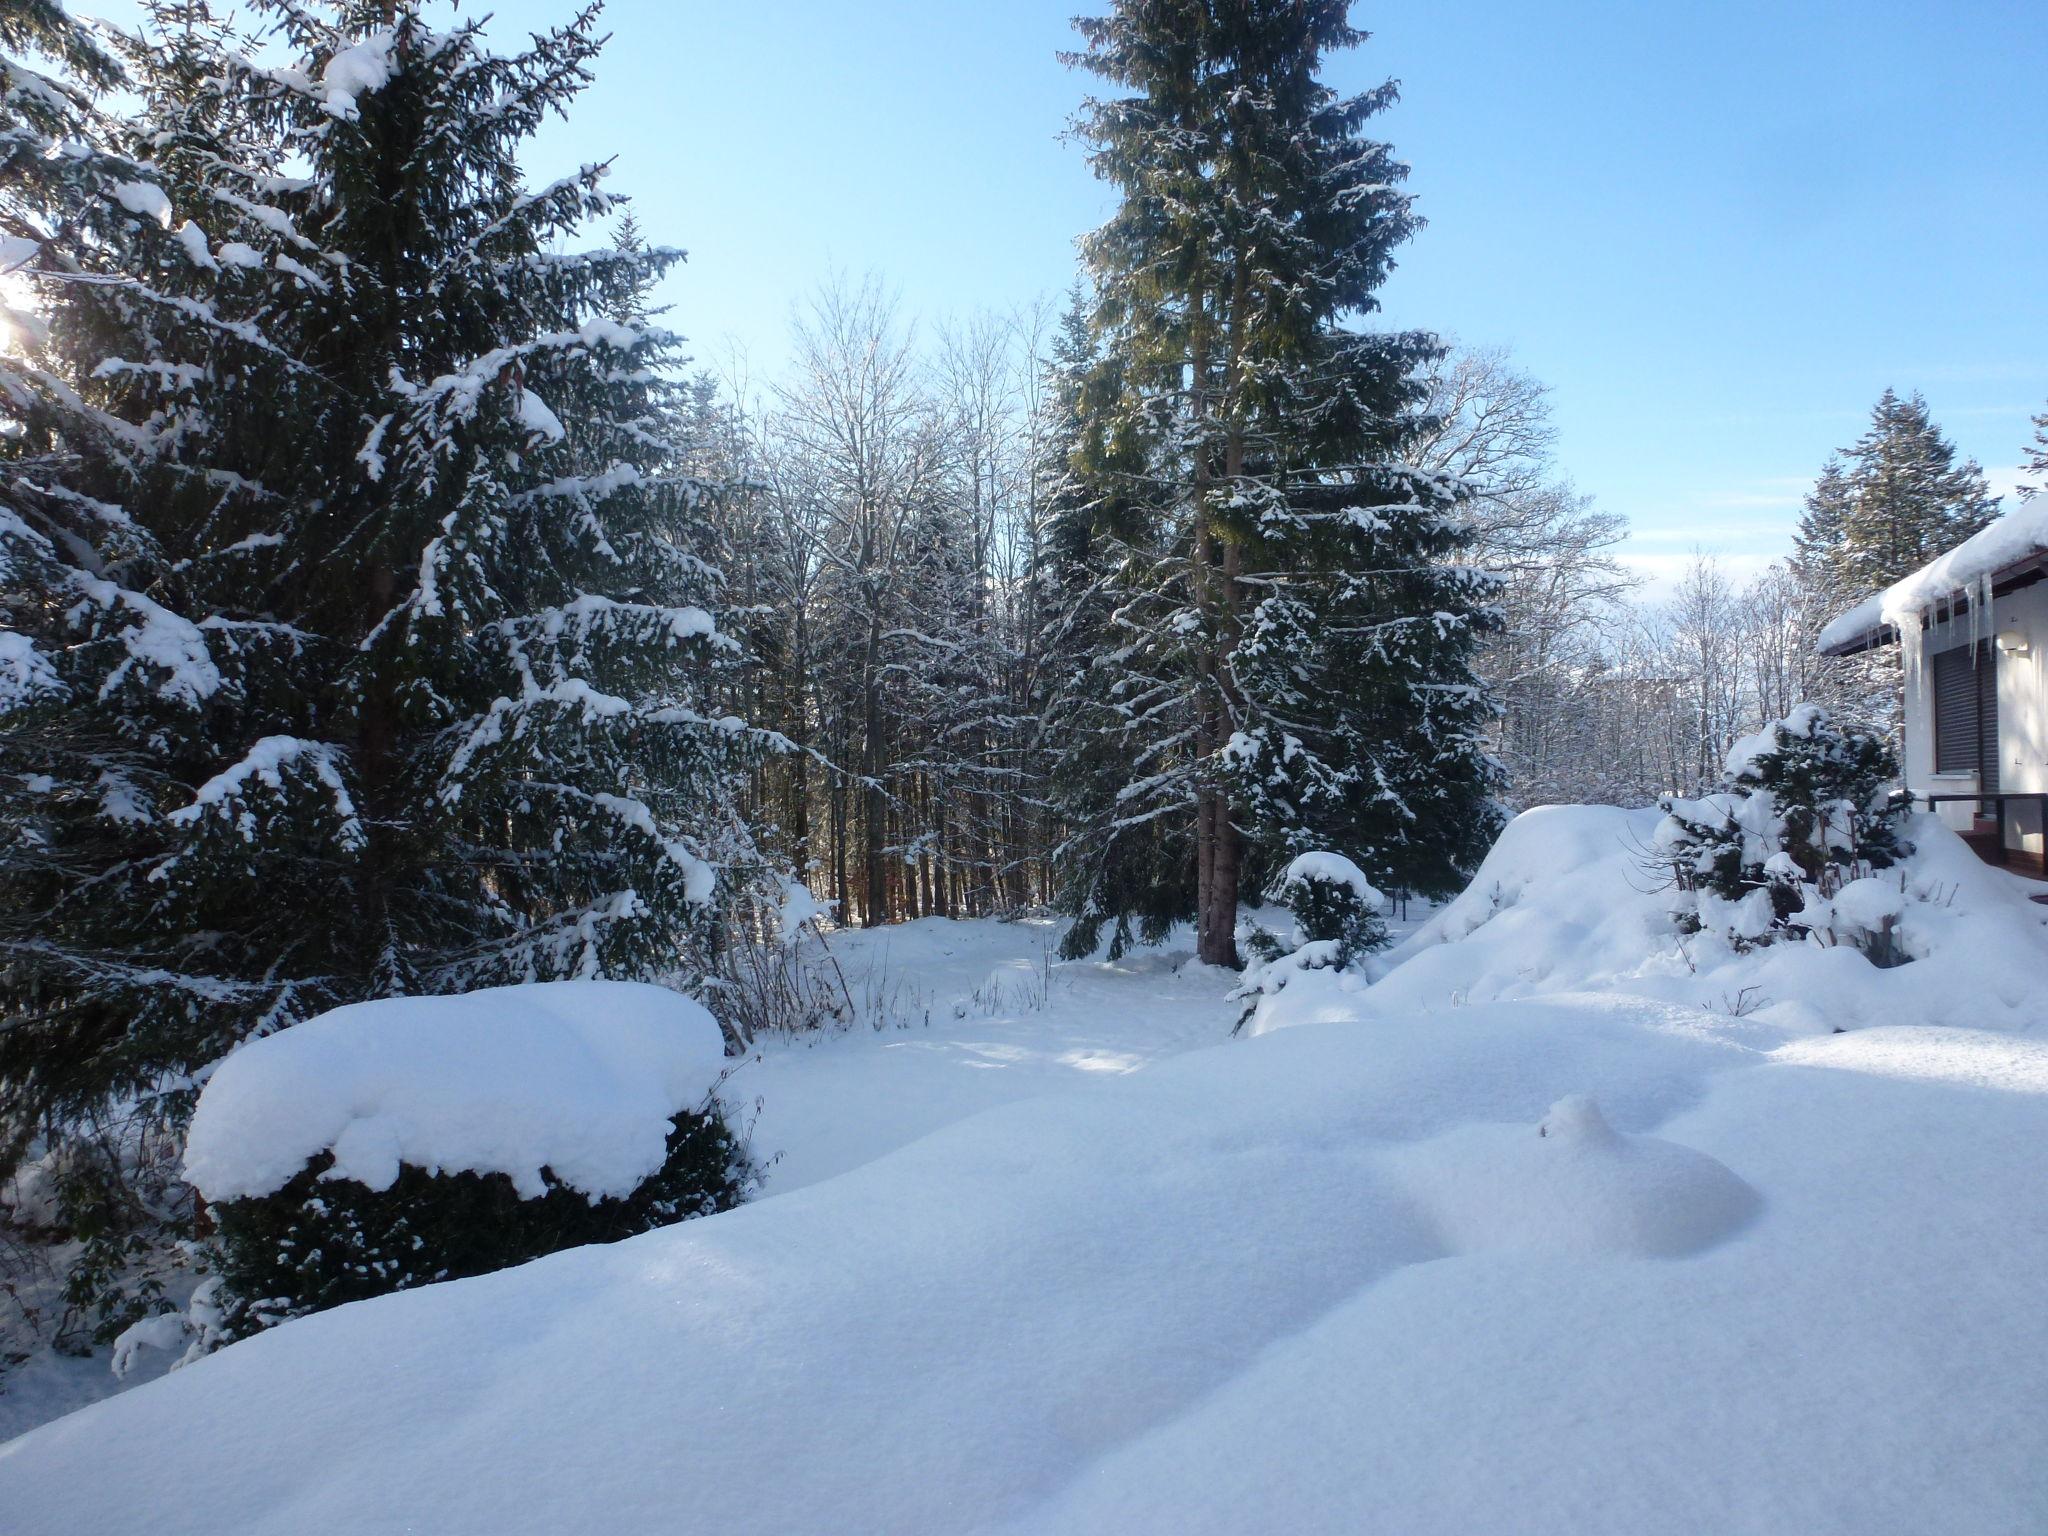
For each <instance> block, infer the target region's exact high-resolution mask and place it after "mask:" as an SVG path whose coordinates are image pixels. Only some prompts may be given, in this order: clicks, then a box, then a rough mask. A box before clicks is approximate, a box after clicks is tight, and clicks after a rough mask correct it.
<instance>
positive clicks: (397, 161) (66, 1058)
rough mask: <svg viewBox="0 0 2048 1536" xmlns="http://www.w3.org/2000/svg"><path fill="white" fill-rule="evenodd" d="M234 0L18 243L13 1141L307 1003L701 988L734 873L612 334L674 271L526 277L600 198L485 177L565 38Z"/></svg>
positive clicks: (648, 438)
mask: <svg viewBox="0 0 2048 1536" xmlns="http://www.w3.org/2000/svg"><path fill="white" fill-rule="evenodd" d="M258 9H259V15H262V16H265V17H268V18H270V19H273V20H275V21H277V22H278V23H279V24H280V27H281V31H282V33H283V35H284V37H285V39H286V41H287V42H288V43H289V45H290V46H291V47H292V48H293V49H294V50H296V52H297V55H298V62H297V64H296V66H295V67H287V68H274V67H270V66H269V65H268V64H259V63H256V62H252V61H250V60H248V59H246V58H244V57H241V56H240V55H239V54H238V53H237V52H236V50H235V48H234V46H233V44H232V41H231V40H230V39H228V38H227V37H225V36H224V35H223V34H222V33H221V32H220V31H219V29H218V28H216V27H214V26H213V25H212V23H211V21H210V20H209V19H208V18H207V17H206V15H205V13H204V10H203V8H202V7H199V6H194V5H181V6H177V7H165V8H164V9H163V11H162V12H161V13H160V15H159V18H158V23H159V30H160V34H161V37H160V41H159V43H157V44H152V45H150V46H147V47H141V48H138V49H137V50H135V54H134V60H133V63H134V66H135V68H136V69H137V71H138V79H137V82H136V83H137V86H138V90H139V94H140V95H141V97H142V99H143V101H144V104H145V106H144V110H143V114H142V118H141V120H140V121H139V122H137V123H136V124H135V125H134V126H133V128H132V129H131V130H127V136H128V140H129V141H131V142H132V146H133V158H134V159H136V160H138V161H143V160H146V162H147V163H146V164H145V165H143V166H142V167H141V168H140V169H139V170H138V169H135V168H132V167H130V168H126V169H124V166H123V163H122V162H121V161H120V160H118V159H117V158H112V157H102V159H103V160H104V164H102V163H101V160H94V159H87V160H84V161H77V162H75V164H74V166H72V167H68V168H67V170H66V176H67V177H68V178H69V179H68V180H66V181H65V182H64V183H63V185H62V186H61V187H58V188H56V189H55V190H53V191H52V192H51V193H50V194H49V197H50V199H52V202H51V205H50V206H49V207H48V208H47V210H46V211H45V212H44V213H43V215H42V222H41V223H40V224H39V225H37V226H36V227H37V228H41V229H43V230H44V231H46V232H49V233H51V234H52V235H53V238H52V240H50V241H48V242H45V243H44V248H43V253H42V254H41V255H39V256H38V258H37V262H38V268H37V277H36V281H37V283H38V287H39V289H47V290H49V292H50V294H51V296H52V302H51V303H50V304H48V305H46V307H45V311H44V323H45V325H46V327H47V331H48V335H49V342H48V344H47V346H46V347H45V348H44V353H45V358H44V360H43V361H42V362H41V363H40V364H37V365H34V366H28V367H24V368H19V369H13V370H11V372H10V377H9V382H8V402H9V409H10V411H11V412H13V413H14V414H15V415H16V417H17V418H18V419H19V420H21V421H22V422H23V426H22V428H21V429H20V430H19V431H17V432H15V433H14V434H12V435H11V436H10V437H9V438H8V439H7V441H6V446H5V448H4V449H0V452H4V453H5V454H6V455H7V456H8V458H9V460H10V466H9V467H10V470H11V474H10V479H9V482H8V495H9V498H10V501H9V511H10V513H12V514H13V515H12V517H11V520H10V521H9V522H8V524H7V528H6V531H7V535H8V539H7V544H6V552H7V557H8V559H9V562H10V571H9V574H8V577H7V602H8V618H9V622H10V625H11V626H12V632H11V633H10V634H9V635H8V637H7V638H6V639H5V641H4V643H5V644H6V646H7V647H8V652H7V655H8V660H9V666H8V674H7V675H8V676H9V677H10V678H11V679H18V680H19V684H20V686H18V687H14V688H12V689H11V691H10V694H9V700H10V702H11V703H12V704H14V705H15V706H17V707H15V708H13V709H11V710H10V712H9V714H8V716H7V720H6V727H7V736H6V742H5V750H6V753H7V756H8V763H7V774H6V789H5V793H6V794H7V795H8V796H9V799H8V801H7V803H6V814H7V816H8V818H9V820H10V822H11V823H14V824H15V825H18V826H21V827H22V828H24V829H25V835H23V836H19V837H17V838H16V839H15V840H14V845H13V846H12V847H11V848H10V849H9V850H8V852H7V853H6V855H5V858H6V863H5V865H4V866H0V878H4V880H5V881H6V883H7V886H8V896H9V899H8V901H7V903H6V919H5V921H6V924H7V927H6V930H5V937H6V944H7V949H6V971H5V986H6V1007H7V1012H8V1015H9V1028H8V1030H7V1031H6V1032H5V1035H4V1037H0V1094H4V1099H0V1103H4V1110H5V1116H6V1119H5V1125H4V1128H0V1129H4V1133H5V1141H6V1143H7V1144H8V1145H10V1146H12V1147H14V1148H16V1149H19V1148H21V1147H23V1146H24V1145H25V1144H26V1142H27V1140H28V1138H29V1137H30V1136H33V1135H43V1136H46V1137H47V1136H48V1135H50V1134H51V1133H52V1132H53V1130H57V1129H59V1128H65V1127H77V1126H80V1125H83V1124H86V1123H88V1122H89V1117H90V1116H92V1115H93V1114H94V1113H95V1112H97V1111H99V1110H101V1109H103V1108H104V1107H106V1106H109V1105H112V1104H117V1103H121V1104H128V1105H141V1106H144V1107H145V1109H146V1110H147V1111H148V1112H149V1113H150V1114H152V1115H156V1116H158V1117H160V1118H161V1119H162V1120H164V1121H167V1122H168V1123H170V1124H173V1125H174V1124H175V1123H176V1121H177V1119H178V1118H179V1116H180V1115H181V1114H182V1112H183V1110H184V1108H185V1106H186V1102H187V1100H188V1099H189V1096H190V1090H191V1087H192V1084H193V1080H194V1074H196V1073H199V1072H201V1071H202V1070H203V1069H204V1068H205V1067H206V1066H207V1065H208V1064H209V1063H210V1062H212V1061H214V1060H216V1059H217V1058H218V1057H220V1056H221V1055H222V1054H223V1053H224V1052H225V1051H227V1050H229V1049H231V1048H232V1047H233V1046H234V1045H235V1044H236V1043H237V1042H238V1041H240V1040H242V1039H244V1038H247V1037H248V1036H249V1035H251V1034H253V1033H260V1032H264V1031H267V1030H271V1029H275V1028H280V1027H284V1026H286V1025H288V1024H290V1023H292V1022H294V1021H295V1020H297V1019H299V1018H303V1017H305V1016H306V1015H308V1014H309V1013H311V1012H315V1011H318V1010H319V1009H321V1008H324V1007H326V1006H329V1005H331V1004H333V1003H335V1002H341V1001H347V1000H351V999H355V998H361V997H368V996H376V995H382V994H385V993H389V992H394V991H412V990H419V991H447V990H455V989H461V988H467V987H472V986H476V985H480V984H484V983H487V982H494V981H518V980H524V979H529V978H547V977H555V976H574V975H609V976H653V975H659V974H679V975H684V976H696V975H702V974H703V973H704V972H705V971H706V970H707V969H708V968H709V964H710V959H711V951H712V949H713V948H714V947H715V945H716V943H717V942H718V937H719V932H720V920H721V915H722V913H723V911H724V909H725V906H726V904H727V903H728V902H729V901H730V900H731V898H732V895H733V893H734V891H735V890H736V889H737V888H738V887H739V886H741V885H742V884H743V883H744V881H745V879H746V876H747V873H748V870H749V868H750V867H751V866H752V863H753V859H752V854H751V851H750V849H749V846H748V842H747V838H746V833H745V829H744V828H743V827H742V826H740V825H739V823H738V821H737V819H736V817H735V816H734V815H733V812H732V805H733V799H732V795H731V786H732V779H733V777H734V769H735V767H736V764H737V760H738V759H739V758H741V757H743V756H744V755H745V754H746V753H747V752H748V751H749V750H750V746H751V743H752V738H751V737H750V736H749V734H748V733H747V732H746V731H745V730H744V728H742V727H741V726H740V725H739V723H738V722H737V721H735V720H732V719H730V718H728V717H725V716H723V715H722V714H720V713H718V712H716V711H715V709H714V708H713V707H712V704H711V701H712V699H713V697H714V695H715V692H716V685H717V681H718V678H719V675H720V670H721V668H723V667H725V666H726V665H728V664H729V661H730V658H731V656H732V650H731V647H730V644H729V642H727V641H726V640H725V639H724V637H723V636H722V635H721V632H720V630H719V627H718V624H717V621H716V619H715V617H714V607H715V603H716V600H717V594H718V586H719V577H718V573H717V571H716V569H715V567H713V566H712V565H711V564H709V563H708V562H707V561H706V560H705V559H704V558H703V557H702V554H701V553H700V538H699V535H700V531H701V526H702V518H703V507H702V504H701V496H700V493H699V488H698V487H697V486H696V485H695V483H694V482H691V481H689V480H688V479H687V478H685V477H681V476H678V475H674V474H671V473H669V472H668V469H669V466H670V464H671V462H672V459H673V455H674V452H675V450H674V446H673V445H672V444H670V443H668V442H667V441H665V440H664V437H663V419H664V418H663V414H662V412H661V409H660V402H661V400H662V396H663V392H664V391H665V389H666V388H667V385H666V384H665V383H664V374H663V372H662V368H663V366H664V364H665V363H667V362H668V361H670V360H671V359H672V357H673V355H674V346H675V341H674V338H672V337H671V336H669V335H667V334H666V333H665V332H663V331H661V330H659V329H658V328H656V327H654V326H652V325H643V324H635V323H630V322H623V321H620V320H618V319H616V318H614V316H615V315H616V314H618V313H619V312H621V310H622V309H624V308H627V307H630V305H631V304H632V302H633V301H634V298H635V296H636V295H637V294H638V293H640V292H641V291H642V290H643V289H644V285H645V282H646V280H647V277H648V275H649V274H650V273H652V272H657V271H659V270H660V269H661V268H662V267H664V266H666V265H668V264H669V263H670V262H672V261H673V260H674V259H675V253H673V252H666V251H663V252H640V253H621V252H617V251H608V250H597V251H592V252H586V253H562V252H560V251H559V250H558V249H557V247H558V245H559V244H560V243H561V242H562V241H563V240H565V239H567V238H569V237H571V236H572V235H573V233H574V231H575V229H576V227H577V225H578V224H579V223H580V222H582V221H583V220H586V219H589V218H593V217H598V216H602V215H604V214H607V213H609V212H611V211H612V210H613V208H614V207H615V200H614V199H612V198H611V197H609V196H608V195H607V194H606V193H605V192H604V191H603V190H602V188H601V185H600V182H601V179H602V175H603V170H602V168H601V167H595V166H593V167H588V168H586V169H584V170H583V171H581V172H579V173H578V174H576V175H574V176H571V177H569V178H566V179H565V180H563V181H562V182H560V183H557V184H555V185H553V186H550V187H546V188H543V189H540V190H538V191H529V190H527V189H526V188H525V187H524V186H523V185H522V184H521V181H520V178H519V173H518V169H517V165H516V162H515V158H514V156H515V153H516V150H517V148H518V146H519V145H520V143H521V142H522V141H523V140H524V139H525V138H527V137H528V136H529V135H530V134H531V133H532V132H533V131H534V129H535V128H536V127H537V126H538V125H539V123H540V122H541V120H542V118H543V117H544V116H545V115H546V114H547V113H548V112H550V111H555V110H560V109H562V108H563V107H565V106H566V104H567V102H568V101H569V100H570V99H571V98H572V97H573V96H574V94H575V93H576V91H577V90H578V89H579V88H580V87H581V85H582V84H583V83H584V82H585V80H586V79H587V78H588V64H589V61H590V58H591V56H592V55H593V53H594V52H595V50H596V47H597V43H596V42H595V40H594V39H593V38H592V36H591V29H592V21H593V17H592V15H591V14H590V13H585V14H584V15H582V16H580V17H579V18H578V19H577V20H576V21H575V22H574V23H573V24H572V25H570V26H569V27H567V28H564V29H561V30H559V31H557V32H556V33H553V34H551V35H550V36H548V37H546V38H543V39H541V40H539V41H538V42H537V43H536V45H535V46H534V48H533V49H532V50H531V51H529V52H526V53H523V54H520V55H516V56H513V57H497V56H494V55H492V54H490V53H489V52H488V51H487V50H486V49H485V47H484V45H483V41H482V39H481V37H480V35H479V33H478V30H477V28H476V27H475V26H474V25H470V26H464V27H461V28H458V29H457V30H455V31H453V32H448V33H440V32H436V31H434V30H432V29H431V28H429V27H427V26H426V25H425V24H424V22H423V21H422V20H421V19H420V17H419V15H418V14H417V12H416V10H414V9H413V8H411V7H406V6H401V7H398V8H397V9H396V10H395V12H393V13H392V14H391V15H390V16H387V10H388V9H389V8H388V7H386V6H384V5H381V4H348V5H337V6H332V7H310V6H302V5H285V4H282V3H277V4H265V5H263V6H261V7H259V8H258ZM173 43H174V44H175V46H167V45H168V44H173ZM10 185H13V184H12V183H11V184H10ZM60 192H61V193H62V195H63V196H64V197H66V198H69V199H70V200H71V201H70V202H68V203H60V202H56V201H54V199H55V198H56V197H57V195H58V193H60ZM74 206H76V207H83V208H85V209H86V210H87V213H88V215H89V218H90V219H91V220H92V221H93V222H92V223H91V224H88V225H84V226H83V227H85V228H86V229H87V230H88V233H87V234H85V235H79V234H77V233H75V232H76V231H78V230H79V229H80V228H81V227H82V225H81V219H80V218H79V217H77V216H75V215H74V213H73V212H72V209H73V208H74ZM11 212H12V210H10V214H11ZM30 212H31V215H33V212H34V210H30ZM12 232H13V230H12V229H10V233H12ZM24 235H25V237H26V238H35V237H36V236H35V229H33V228H31V229H28V230H26V231H24ZM67 241H69V242H70V243H71V244H75V245H76V246H77V248H78V249H77V250H76V252H73V251H71V250H69V249H67V245H66V242H67ZM66 263H69V264H70V266H73V267H80V268H86V269H87V270H85V271H84V272H81V273H77V274H74V273H73V272H72V271H69V270H67V269H66V267H65V264H66ZM45 273H47V274H48V278H49V280H48V281H45V280H44V274H45ZM77 276H86V277H91V278H93V279H104V280H96V281H91V282H83V281H77V280H75V279H76V277H77Z"/></svg>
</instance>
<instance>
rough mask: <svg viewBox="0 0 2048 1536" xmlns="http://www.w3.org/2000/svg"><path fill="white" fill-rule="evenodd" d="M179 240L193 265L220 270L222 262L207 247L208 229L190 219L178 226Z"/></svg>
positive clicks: (187, 258)
mask: <svg viewBox="0 0 2048 1536" xmlns="http://www.w3.org/2000/svg"><path fill="white" fill-rule="evenodd" d="M177 240H178V244H179V245H180V246H181V247H183V248H184V252H185V258H186V260H188V261H190V262H191V263H192V265H193V266H195V267H204V268H206V269H207V270H208V271H219V270H220V263H219V262H218V261H216V260H214V257H213V253H212V252H211V251H209V250H208V249H207V248H206V231H205V230H203V229H201V228H200V227H199V226H198V225H197V224H194V223H193V222H192V221H191V220H190V219H187V220H186V221H185V222H184V223H183V224H180V225H179V226H178V235H177Z"/></svg>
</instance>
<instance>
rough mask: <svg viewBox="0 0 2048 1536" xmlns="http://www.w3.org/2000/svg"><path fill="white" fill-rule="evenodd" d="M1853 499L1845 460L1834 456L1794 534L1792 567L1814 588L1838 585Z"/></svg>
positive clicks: (1808, 496) (1816, 483)
mask: <svg viewBox="0 0 2048 1536" xmlns="http://www.w3.org/2000/svg"><path fill="white" fill-rule="evenodd" d="M1851 499H1852V493H1851V490H1850V485H1849V474H1848V471H1847V470H1845V469H1844V468H1843V467H1842V461H1841V459H1840V458H1839V457H1838V456H1836V455H1832V454H1831V455H1829V457H1828V461H1827V463H1826V464H1825V465H1823V466H1822V467H1821V472H1820V478H1819V479H1817V480H1815V481H1814V483H1813V489H1812V490H1811V491H1808V492H1807V493H1806V502H1805V507H1804V510H1802V511H1801V512H1800V514H1799V527H1798V529H1797V530H1796V531H1795V532H1794V533H1793V535H1792V568H1793V570H1794V572H1795V573H1797V575H1798V576H1799V579H1800V580H1801V581H1802V582H1804V583H1805V584H1806V585H1807V586H1808V587H1809V588H1810V589H1813V590H1831V589H1832V588H1833V586H1834V584H1835V576H1836V568H1837V566H1838V565H1839V563H1840V561H1841V555H1842V548H1843V544H1844V542H1845V541H1846V540H1847V538H1848V527H1849V508H1850V503H1851ZM1851 600H1852V601H1853V599H1851Z"/></svg>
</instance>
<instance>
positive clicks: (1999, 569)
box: [1816, 497, 2048, 656]
mask: <svg viewBox="0 0 2048 1536" xmlns="http://www.w3.org/2000/svg"><path fill="white" fill-rule="evenodd" d="M2043 576H2048V497H2043V498H2041V499H2040V500H2037V501H2034V502H2030V503H2028V504H2026V505H2024V506H2022V507H2020V508H2018V509H2017V510H2016V511H2012V512H2008V513H2007V514H2006V515H2005V516H2003V517H2001V518H1999V519H1998V521H1997V522H1995V523H1993V524H1992V525H1991V526H1990V527H1988V528H1985V529H1982V530H1981V531H1979V532H1977V533H1975V534H1973V535H1971V536H1970V537H1969V538H1967V539H1965V540H1963V542H1962V543H1960V544H1958V545H1957V546H1956V547H1955V548H1954V549H1952V550H1950V551H1948V553H1946V554H1944V555H1942V556H1940V557H1939V558H1938V559H1934V560H1930V561H1929V562H1928V563H1927V564H1925V565H1923V566H1921V567H1920V569H1919V570H1917V571H1915V572H1913V574H1912V575H1910V576H1908V577H1906V578H1904V579H1903V580H1901V581H1895V582H1893V583H1892V584H1891V585H1890V586H1888V587H1886V588H1885V589H1884V590H1883V591H1882V592H1878V593H1875V594H1873V595H1872V596H1870V597H1866V598H1865V599H1864V600H1863V601H1862V602H1860V603H1858V604H1857V605H1856V606H1855V607H1854V608H1851V609H1850V610H1849V611H1848V612H1847V613H1845V614H1842V615H1841V616H1840V617H1839V618H1837V619H1835V620H1834V622H1833V623H1831V624H1829V625H1828V626H1827V628H1825V629H1823V630H1822V631H1821V632H1820V638H1819V640H1818V641H1817V642H1816V645H1817V647H1818V649H1819V650H1820V652H1821V654H1822V655H1824V656H1853V655H1855V654H1856V653H1857V652H1858V651H1868V650H1874V649H1875V648H1876V647H1878V646H1880V645H1890V644H1892V643H1893V642H1894V641H1896V640H1897V639H1898V638H1899V632H1900V630H1901V628H1902V627H1903V625H1904V624H1905V622H1906V621H1907V620H1909V619H1910V620H1915V621H1918V620H1919V618H1920V616H1921V615H1922V614H1924V613H1925V612H1926V611H1927V610H1928V609H1929V608H1932V607H1935V606H1937V605H1947V606H1950V607H1952V608H1953V609H1954V610H1955V611H1956V612H1958V613H1961V612H1964V611H1967V609H1968V608H1969V606H1970V604H1971V603H1973V602H1974V603H1977V604H1979V605H1981V604H1983V603H1986V602H1988V601H1989V600H1990V599H1991V598H1993V597H1998V596H2002V595H2003V594H2005V593H2007V592H2010V591H2013V590H2014V589H2016V588H2019V587H2024V586H2030V585H2032V584H2033V583H2034V582H2037V581H2039V580H2041V579H2042V577H2043Z"/></svg>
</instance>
